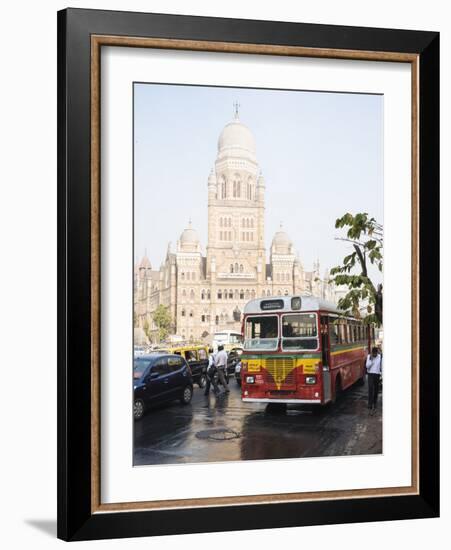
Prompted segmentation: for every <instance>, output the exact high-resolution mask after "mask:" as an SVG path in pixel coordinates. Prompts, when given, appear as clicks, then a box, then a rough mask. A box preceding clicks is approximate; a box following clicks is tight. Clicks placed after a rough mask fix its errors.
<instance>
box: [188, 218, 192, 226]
mask: <svg viewBox="0 0 451 550" xmlns="http://www.w3.org/2000/svg"><path fill="white" fill-rule="evenodd" d="M191 225H192V224H191V216H190V217H189V220H188V227H189V228H191Z"/></svg>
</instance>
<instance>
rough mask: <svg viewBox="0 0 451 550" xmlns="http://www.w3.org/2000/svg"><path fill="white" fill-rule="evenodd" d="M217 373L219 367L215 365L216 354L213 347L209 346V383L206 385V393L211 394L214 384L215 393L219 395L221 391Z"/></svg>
mask: <svg viewBox="0 0 451 550" xmlns="http://www.w3.org/2000/svg"><path fill="white" fill-rule="evenodd" d="M216 373H217V368H216V366H215V354H214V353H213V349H212V348H209V350H208V367H207V383H206V385H205V392H204V395H209V393H210V387H211V386H213V393H214V394H215V395H218V393H220V390H219V387H218V383H217V382H216Z"/></svg>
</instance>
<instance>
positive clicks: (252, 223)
mask: <svg viewBox="0 0 451 550" xmlns="http://www.w3.org/2000/svg"><path fill="white" fill-rule="evenodd" d="M251 227H252V229H253V228H254V218H251Z"/></svg>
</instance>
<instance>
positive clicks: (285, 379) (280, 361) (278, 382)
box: [265, 357, 296, 389]
mask: <svg viewBox="0 0 451 550" xmlns="http://www.w3.org/2000/svg"><path fill="white" fill-rule="evenodd" d="M295 366H296V363H295V360H294V359H291V358H285V357H279V358H277V359H266V360H265V368H266V371H267V373H268V374H269V376H268V380H267V382H268V383H269V384H271V383H272V384H274V385H275V386H276V387H277V388H278V389H279V388H280V387H281V386H282V385H283V386H284V387H285V386H293V385H295V384H296V373H295V370H294V368H295Z"/></svg>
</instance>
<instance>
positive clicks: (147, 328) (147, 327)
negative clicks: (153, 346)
mask: <svg viewBox="0 0 451 550" xmlns="http://www.w3.org/2000/svg"><path fill="white" fill-rule="evenodd" d="M143 330H144V333H145V335H146V336H147V338H149V340H150V325H149V321H148V320H147V318H146V319H145V320H144V324H143Z"/></svg>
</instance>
